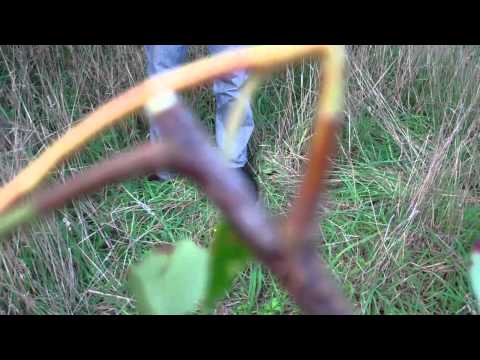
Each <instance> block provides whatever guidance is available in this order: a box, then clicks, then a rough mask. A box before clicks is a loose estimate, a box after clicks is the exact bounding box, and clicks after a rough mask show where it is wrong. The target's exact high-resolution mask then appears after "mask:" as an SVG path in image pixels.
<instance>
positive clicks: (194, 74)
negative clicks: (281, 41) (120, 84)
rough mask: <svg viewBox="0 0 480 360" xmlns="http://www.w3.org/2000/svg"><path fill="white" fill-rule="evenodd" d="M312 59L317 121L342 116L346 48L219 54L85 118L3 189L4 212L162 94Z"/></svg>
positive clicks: (0, 202)
mask: <svg viewBox="0 0 480 360" xmlns="http://www.w3.org/2000/svg"><path fill="white" fill-rule="evenodd" d="M309 55H314V56H318V57H319V58H320V59H321V60H323V61H324V74H325V76H324V79H323V80H324V82H323V91H322V92H321V94H320V101H319V114H320V117H319V119H321V118H322V114H327V115H331V114H335V113H337V112H339V111H341V107H342V99H343V73H342V72H343V62H344V59H343V57H344V49H343V47H342V46H329V45H304V46H295V45H283V46H282V45H271V46H270V45H266V46H258V47H253V48H244V49H240V50H236V51H232V52H225V53H222V54H218V55H216V56H213V57H210V58H205V59H202V60H199V61H196V62H193V63H190V64H187V65H185V66H182V67H180V68H177V69H175V70H172V71H169V72H166V73H162V74H159V75H157V76H155V77H152V78H150V79H147V80H145V81H144V82H143V83H141V84H140V85H138V86H136V87H134V88H132V89H130V90H128V91H127V92H125V93H123V94H122V95H120V96H118V97H116V98H114V99H113V100H111V101H109V102H107V103H106V104H104V105H103V106H101V107H99V108H98V109H97V110H96V111H94V112H93V113H91V114H90V115H88V116H86V117H85V118H84V119H83V120H82V121H80V122H79V123H78V124H77V125H76V126H74V127H73V128H72V129H70V130H69V131H68V132H67V133H66V134H65V135H64V136H63V137H61V138H60V139H59V140H57V141H56V142H55V143H53V144H52V145H51V146H50V147H49V148H48V149H47V150H46V151H45V152H43V153H42V154H41V155H40V156H39V157H38V158H37V159H36V160H34V161H33V162H31V163H30V164H29V165H28V166H27V167H26V168H25V169H24V170H22V171H21V172H20V173H19V174H18V175H17V176H16V177H15V178H14V179H13V180H12V181H10V182H9V183H8V184H6V185H5V186H4V187H3V188H1V189H0V213H2V212H4V211H5V210H6V209H8V208H9V207H10V206H12V205H13V204H14V203H15V202H16V201H18V200H19V199H21V198H22V197H23V196H25V195H26V194H28V193H29V192H31V191H33V190H34V189H35V188H36V187H37V186H38V185H39V184H40V183H41V182H42V181H43V180H44V179H45V178H46V177H47V176H48V174H49V172H50V171H51V170H53V169H54V168H55V167H56V166H58V165H59V164H60V163H61V162H63V161H64V160H65V159H67V158H68V157H70V156H71V155H72V154H73V153H74V152H76V151H78V150H79V149H81V148H82V147H83V146H84V145H85V144H86V143H87V142H89V141H91V140H92V139H93V138H95V137H96V136H98V135H99V134H100V133H101V132H103V131H105V130H107V129H109V128H110V127H112V126H113V125H115V124H116V123H118V122H119V121H120V120H122V119H123V118H125V117H126V116H128V115H130V114H132V113H134V112H136V111H138V110H140V109H141V108H142V107H143V106H145V104H146V103H147V102H148V101H149V100H150V99H151V98H152V97H153V96H156V95H158V93H159V92H161V91H163V90H172V91H175V92H178V91H183V90H186V89H189V88H191V87H194V86H197V85H200V84H202V83H205V82H208V81H211V80H214V79H216V78H219V77H221V76H223V75H227V74H230V73H232V72H234V71H237V70H253V71H255V72H259V73H262V72H271V71H273V70H274V69H275V68H277V67H278V66H280V65H284V64H287V63H291V62H293V61H295V60H299V59H301V58H303V57H305V56H309Z"/></svg>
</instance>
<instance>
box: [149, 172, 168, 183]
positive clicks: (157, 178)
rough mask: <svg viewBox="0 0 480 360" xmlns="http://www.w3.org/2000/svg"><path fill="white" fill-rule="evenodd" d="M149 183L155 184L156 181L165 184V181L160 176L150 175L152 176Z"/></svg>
mask: <svg viewBox="0 0 480 360" xmlns="http://www.w3.org/2000/svg"><path fill="white" fill-rule="evenodd" d="M148 181H151V182H154V181H158V182H163V181H164V180H163V179H161V178H160V177H159V176H158V175H156V174H154V175H150V176H149V177H148Z"/></svg>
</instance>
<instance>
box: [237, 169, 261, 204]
mask: <svg viewBox="0 0 480 360" xmlns="http://www.w3.org/2000/svg"><path fill="white" fill-rule="evenodd" d="M239 170H240V171H242V172H243V173H244V174H245V176H246V177H247V179H248V181H249V182H250V183H251V184H252V187H253V190H254V192H255V200H258V183H257V181H256V180H255V175H254V174H253V171H252V169H251V167H250V165H249V164H247V165H245V166H244V167H241V168H240V169H239Z"/></svg>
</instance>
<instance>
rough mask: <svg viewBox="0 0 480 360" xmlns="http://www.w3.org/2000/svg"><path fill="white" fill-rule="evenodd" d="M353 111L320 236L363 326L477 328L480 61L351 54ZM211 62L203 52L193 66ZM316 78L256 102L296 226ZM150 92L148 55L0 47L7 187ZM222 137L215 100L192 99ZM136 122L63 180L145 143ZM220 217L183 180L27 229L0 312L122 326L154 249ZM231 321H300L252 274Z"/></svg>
mask: <svg viewBox="0 0 480 360" xmlns="http://www.w3.org/2000/svg"><path fill="white" fill-rule="evenodd" d="M348 50H349V74H348V91H347V96H348V99H347V112H346V123H345V131H344V134H343V138H342V142H341V148H340V152H339V158H338V160H337V162H336V166H335V171H334V174H333V176H332V180H331V189H332V191H331V193H330V197H329V201H328V206H326V209H325V210H326V214H325V217H324V219H323V220H322V222H321V227H320V230H321V232H322V234H323V238H324V240H323V245H324V247H323V249H324V250H323V251H324V254H325V258H326V260H327V262H328V263H329V265H330V267H331V268H332V270H333V271H335V273H336V274H337V276H338V278H339V280H340V281H342V283H343V284H344V288H345V291H346V293H347V294H349V296H350V297H351V298H352V299H353V301H355V303H356V304H357V305H358V308H359V310H360V311H361V312H363V313H375V314H378V313H387V314H398V313H402V314H404V313H421V314H436V313H475V312H476V310H475V308H474V302H473V299H472V297H471V295H470V290H469V287H468V282H467V279H466V275H465V267H466V265H467V263H466V261H467V260H468V252H469V247H470V245H471V243H472V241H473V240H474V239H475V238H476V237H479V236H480V228H479V224H480V222H479V215H480V186H479V182H478V181H479V180H478V179H479V178H480V173H479V167H478V163H479V161H480V156H479V154H480V152H479V150H480V149H479V138H478V133H479V130H480V120H479V108H478V103H479V102H478V100H479V96H480V90H479V86H478V84H479V80H480V67H479V66H478V65H477V63H478V61H476V60H477V59H478V58H479V54H480V53H479V49H478V48H477V47H467V46H444V47H438V46H435V47H434V46H395V47H393V46H350V47H348ZM204 54H205V48H194V49H193V51H192V53H191V56H193V57H195V56H200V55H204ZM318 71H319V69H318V67H317V66H316V65H315V64H312V63H310V62H308V61H305V62H304V63H303V64H300V65H299V66H297V67H294V68H293V67H292V68H289V69H287V70H286V71H284V72H282V73H281V74H279V75H278V76H276V77H275V78H273V79H271V81H269V82H268V83H267V84H265V86H264V87H263V89H262V91H261V92H260V93H259V95H258V96H257V98H256V100H255V114H256V120H257V124H258V127H257V131H256V133H255V137H254V139H253V141H252V150H254V153H255V158H254V160H253V161H254V163H255V164H256V168H257V171H258V176H259V180H260V183H261V186H262V189H263V193H264V196H265V198H266V202H267V203H268V205H269V206H270V207H271V208H272V211H274V212H278V213H281V212H284V211H285V209H286V206H287V205H288V203H289V199H290V197H291V195H292V194H293V191H294V189H295V186H296V185H297V184H298V181H300V179H301V177H300V176H301V169H302V167H303V165H304V163H305V160H306V159H305V151H306V149H307V146H308V142H309V138H310V134H311V123H312V115H313V104H314V101H315V92H316V91H315V89H316V86H317V84H316V78H317V73H318ZM143 77H144V56H143V52H142V48H141V47H140V46H1V47H0V130H1V135H0V146H2V152H1V155H0V179H1V181H2V182H5V181H6V180H7V179H10V178H11V177H12V176H13V174H15V173H16V172H17V171H18V170H19V169H20V168H21V167H23V166H25V165H26V163H27V162H28V161H29V159H31V158H32V157H33V156H34V155H35V154H37V153H38V152H39V151H41V150H42V149H44V148H45V146H47V145H48V144H49V143H50V142H51V141H52V140H53V139H54V138H55V137H56V136H58V135H59V134H60V133H63V132H64V131H65V129H67V128H68V127H69V126H71V124H72V123H73V122H74V121H75V120H78V119H79V118H80V116H81V115H83V114H85V113H87V112H89V111H91V110H92V109H94V108H95V107H96V106H98V105H99V104H101V103H102V102H103V101H105V100H107V99H109V98H111V97H112V96H114V95H116V94H118V93H120V92H121V91H122V90H125V89H127V88H128V87H130V86H132V85H133V84H135V83H137V82H138V81H140V80H141V79H142V78H143ZM186 96H187V98H188V99H189V101H190V102H191V103H192V105H193V106H194V108H195V109H196V111H197V112H198V113H199V114H200V115H201V116H202V118H203V119H204V121H205V124H206V125H207V126H208V127H210V128H212V126H213V118H214V101H213V98H212V96H211V94H210V91H209V90H208V88H202V89H200V91H198V92H192V93H189V94H187V95H186ZM146 134H147V127H146V125H145V124H144V123H143V122H142V119H141V117H134V118H132V119H130V120H129V121H127V122H125V123H123V124H122V125H120V126H118V127H117V128H116V129H115V130H113V131H111V132H108V133H107V134H105V136H104V138H102V139H99V140H97V141H95V142H94V143H93V144H91V145H90V146H89V147H88V149H87V150H86V151H85V152H83V153H81V154H79V155H77V156H75V157H74V158H73V159H72V160H70V161H68V162H67V163H66V164H65V165H64V166H63V167H61V168H60V169H59V170H58V171H57V172H55V174H52V175H53V176H52V178H53V179H64V178H65V177H67V176H69V175H71V174H73V173H76V172H78V171H80V170H82V169H83V168H85V167H87V166H90V165H91V164H92V163H93V162H95V161H97V160H99V159H100V158H102V157H104V156H107V155H108V154H111V153H113V152H115V151H119V150H121V149H124V148H125V147H130V146H133V145H134V144H136V143H138V142H141V141H144V140H145V138H146ZM216 217H217V213H216V211H215V209H214V208H213V207H212V206H211V204H210V203H209V202H208V201H207V200H206V199H205V198H204V197H203V195H202V194H201V193H200V192H198V191H197V190H196V189H195V188H194V187H192V186H191V184H189V183H188V182H186V181H184V180H176V181H175V182H174V183H173V184H161V185H157V184H150V183H146V182H145V181H143V180H138V181H132V182H128V183H125V184H122V185H119V186H113V187H110V188H108V189H105V190H104V191H103V192H101V193H98V194H95V195H93V196H90V197H89V198H87V199H85V200H83V201H81V202H77V203H75V204H73V205H72V206H70V207H68V208H66V209H64V210H62V211H59V212H57V213H56V215H55V216H53V217H51V218H49V219H46V220H45V221H42V222H41V223H37V224H34V225H32V226H31V227H29V228H26V229H22V230H19V231H18V233H17V234H15V236H14V237H13V239H11V241H9V242H5V243H4V244H2V246H1V252H0V284H1V286H0V312H2V313H8V314H14V313H20V314H23V313H36V314H46V313H48V314H51V313H53V314H85V313H95V314H123V313H132V312H133V311H134V306H133V303H132V301H131V300H130V299H129V295H128V293H126V291H125V284H124V279H125V275H126V271H127V268H128V266H129V264H131V263H132V261H135V259H136V258H138V256H140V255H141V254H142V252H143V251H144V250H145V249H147V248H148V247H150V246H151V245H152V244H154V243H156V242H158V241H166V242H171V241H175V239H178V238H179V237H181V236H190V237H193V238H194V239H195V240H197V241H198V242H202V243H207V242H208V241H209V238H210V236H211V229H212V226H213V224H214V223H215V220H216ZM223 309H224V310H225V309H228V311H227V310H225V311H227V312H229V313H252V312H253V313H291V312H295V308H294V307H293V308H292V305H291V303H290V302H289V300H288V298H287V297H286V296H285V294H284V293H283V292H282V291H281V290H279V289H278V287H277V285H276V283H275V281H273V280H272V279H271V277H270V276H269V274H265V273H264V271H263V270H262V269H261V267H258V266H253V267H252V268H251V269H250V271H248V272H246V273H245V274H244V276H242V277H241V278H240V279H239V281H238V283H237V285H236V288H235V290H234V291H233V292H232V293H231V294H230V295H229V297H228V299H227V300H226V301H225V304H224V307H223Z"/></svg>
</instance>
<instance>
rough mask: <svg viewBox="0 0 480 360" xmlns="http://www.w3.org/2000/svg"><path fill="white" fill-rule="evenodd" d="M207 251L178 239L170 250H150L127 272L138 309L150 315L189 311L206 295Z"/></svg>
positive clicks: (192, 310)
mask: <svg viewBox="0 0 480 360" xmlns="http://www.w3.org/2000/svg"><path fill="white" fill-rule="evenodd" d="M208 265H209V262H208V252H207V250H205V249H201V248H199V247H197V246H196V245H195V244H194V243H193V242H192V241H181V242H178V243H177V245H176V248H175V250H174V251H173V252H171V253H167V252H163V253H159V252H151V253H150V254H149V255H148V256H147V257H146V258H145V259H144V261H143V262H142V263H140V264H139V265H136V266H134V267H133V268H132V269H131V272H130V275H129V286H130V290H131V291H132V293H133V294H134V297H135V298H136V300H137V307H138V310H139V311H140V312H141V313H143V314H151V315H182V314H188V313H192V312H194V311H195V310H196V309H197V306H198V305H199V304H200V302H201V301H202V300H203V299H204V298H205V293H206V289H207V284H208V270H209V268H208Z"/></svg>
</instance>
